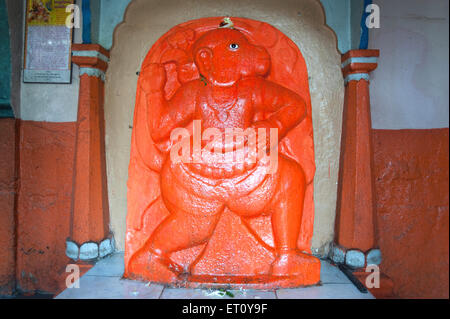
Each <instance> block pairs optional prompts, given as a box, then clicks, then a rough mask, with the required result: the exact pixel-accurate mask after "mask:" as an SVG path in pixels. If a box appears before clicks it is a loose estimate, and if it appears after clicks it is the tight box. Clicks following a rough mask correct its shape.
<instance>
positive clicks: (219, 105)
mask: <svg viewBox="0 0 450 319" xmlns="http://www.w3.org/2000/svg"><path fill="white" fill-rule="evenodd" d="M230 95H232V98H231V99H230V98H229V96H230ZM237 96H238V90H237V87H236V86H233V87H232V88H230V89H224V88H219V89H218V90H217V91H216V92H214V89H213V88H210V94H208V100H209V101H208V105H209V107H211V108H212V109H213V111H214V113H215V114H216V116H217V117H218V118H219V120H220V121H221V122H225V121H226V120H227V119H228V117H229V116H230V111H231V109H232V108H233V107H234V106H235V105H236V102H237Z"/></svg>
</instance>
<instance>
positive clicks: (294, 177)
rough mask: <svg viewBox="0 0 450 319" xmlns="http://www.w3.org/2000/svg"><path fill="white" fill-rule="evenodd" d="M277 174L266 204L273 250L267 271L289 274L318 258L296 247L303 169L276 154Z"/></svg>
mask: <svg viewBox="0 0 450 319" xmlns="http://www.w3.org/2000/svg"><path fill="white" fill-rule="evenodd" d="M279 174H280V175H279V178H280V179H279V183H278V187H277V191H276V194H275V196H274V198H273V199H272V201H271V204H270V206H269V210H270V211H271V213H272V228H273V235H274V242H275V249H276V253H277V257H276V260H275V261H274V262H273V264H272V269H271V271H272V275H275V276H289V275H296V274H299V273H301V272H302V270H303V269H305V268H304V266H305V263H318V262H319V261H318V260H317V258H315V257H312V256H308V255H305V254H302V253H300V252H299V251H298V249H297V240H298V237H299V233H300V228H301V224H302V216H303V204H304V199H305V190H306V179H305V174H304V172H303V169H302V168H301V166H300V165H298V164H297V163H296V162H295V161H293V160H290V159H287V158H284V157H282V156H280V160H279Z"/></svg>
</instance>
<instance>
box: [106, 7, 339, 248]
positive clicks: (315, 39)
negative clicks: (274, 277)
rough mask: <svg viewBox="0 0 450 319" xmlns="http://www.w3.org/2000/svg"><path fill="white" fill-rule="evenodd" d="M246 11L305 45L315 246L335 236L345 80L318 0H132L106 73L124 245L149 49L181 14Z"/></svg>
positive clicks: (117, 220) (114, 199)
mask: <svg viewBox="0 0 450 319" xmlns="http://www.w3.org/2000/svg"><path fill="white" fill-rule="evenodd" d="M223 15H231V16H241V17H247V18H251V19H255V20H261V21H264V22H267V23H269V24H272V25H273V26H275V27H277V28H278V29H279V30H280V31H281V32H283V33H284V34H286V35H287V36H288V37H290V38H291V39H292V40H293V41H294V42H295V43H296V44H297V46H298V47H299V48H300V50H301V51H302V53H303V55H304V58H305V60H306V64H307V67H308V71H309V76H310V92H311V99H312V109H313V115H312V116H313V125H314V134H315V137H314V138H315V150H316V165H317V173H316V177H315V182H314V189H315V193H314V196H315V225H314V236H313V242H312V249H313V252H315V253H316V254H321V255H326V254H327V252H328V251H327V249H328V244H329V243H330V242H332V241H333V234H334V220H335V209H336V194H337V177H338V167H339V154H340V137H341V121H342V108H343V98H344V83H343V78H342V73H341V66H340V65H341V63H340V62H341V56H340V54H339V52H338V51H337V48H336V47H337V46H336V37H335V35H334V33H333V32H332V31H331V29H329V28H328V27H326V26H325V19H324V13H323V8H322V7H321V4H320V2H319V1H317V0H279V1H272V0H262V1H257V2H255V1H252V0H226V1H223V0H215V1H208V0H195V1H189V2H188V1H183V0H165V1H158V0H134V1H132V2H131V3H130V5H129V6H128V8H127V11H126V14H125V20H124V22H123V23H122V24H120V25H119V26H118V27H117V28H116V31H115V33H114V42H113V47H112V49H111V62H110V65H109V68H108V71H107V74H106V87H105V95H106V96H105V99H106V100H105V119H106V159H107V173H108V191H109V206H110V213H111V228H112V230H113V232H114V235H115V239H116V243H117V247H118V249H120V250H121V249H123V248H124V241H125V226H126V212H127V201H126V195H127V184H126V181H127V178H128V163H129V157H130V141H131V132H132V125H133V111H134V105H135V95H136V84H137V79H138V77H137V75H136V72H137V71H139V69H140V66H141V63H142V61H143V59H144V58H145V56H146V54H147V52H148V50H149V49H150V47H151V46H152V45H153V44H154V42H155V41H156V40H157V39H159V38H160V37H161V36H162V35H163V34H164V33H166V32H167V31H168V30H170V29H171V28H172V27H174V26H175V25H178V24H180V23H182V22H185V21H189V20H193V19H198V18H202V17H211V16H223Z"/></svg>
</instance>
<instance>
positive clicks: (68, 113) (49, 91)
mask: <svg viewBox="0 0 450 319" xmlns="http://www.w3.org/2000/svg"><path fill="white" fill-rule="evenodd" d="M15 1H23V2H24V3H25V0H15ZM75 3H76V4H78V5H79V6H80V8H81V0H77V1H76V2H75ZM24 6H25V4H24ZM24 32H25V19H24V17H23V23H22V34H25V33H24ZM73 37H74V43H81V42H82V28H80V29H74V33H73ZM20 54H21V60H22V62H21V65H22V69H21V70H20V73H21V79H22V84H21V88H20V118H21V119H22V120H29V121H43V122H75V121H76V120H77V113H78V87H79V68H78V66H77V65H75V64H74V65H73V68H72V83H71V84H37V83H23V54H24V49H23V43H22V45H21V48H20Z"/></svg>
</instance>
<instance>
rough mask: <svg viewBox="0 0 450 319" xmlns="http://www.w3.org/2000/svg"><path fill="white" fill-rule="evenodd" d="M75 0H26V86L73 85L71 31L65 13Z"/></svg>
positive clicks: (24, 79) (24, 74)
mask: <svg viewBox="0 0 450 319" xmlns="http://www.w3.org/2000/svg"><path fill="white" fill-rule="evenodd" d="M73 3H74V0H27V3H26V12H25V19H26V24H25V45H24V48H25V52H24V71H23V81H24V82H25V83H71V80H72V59H71V55H72V49H71V48H72V30H73V29H72V28H69V27H67V26H66V20H67V18H68V16H69V15H71V14H72V11H71V10H69V12H66V8H67V6H68V5H70V4H73Z"/></svg>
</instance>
